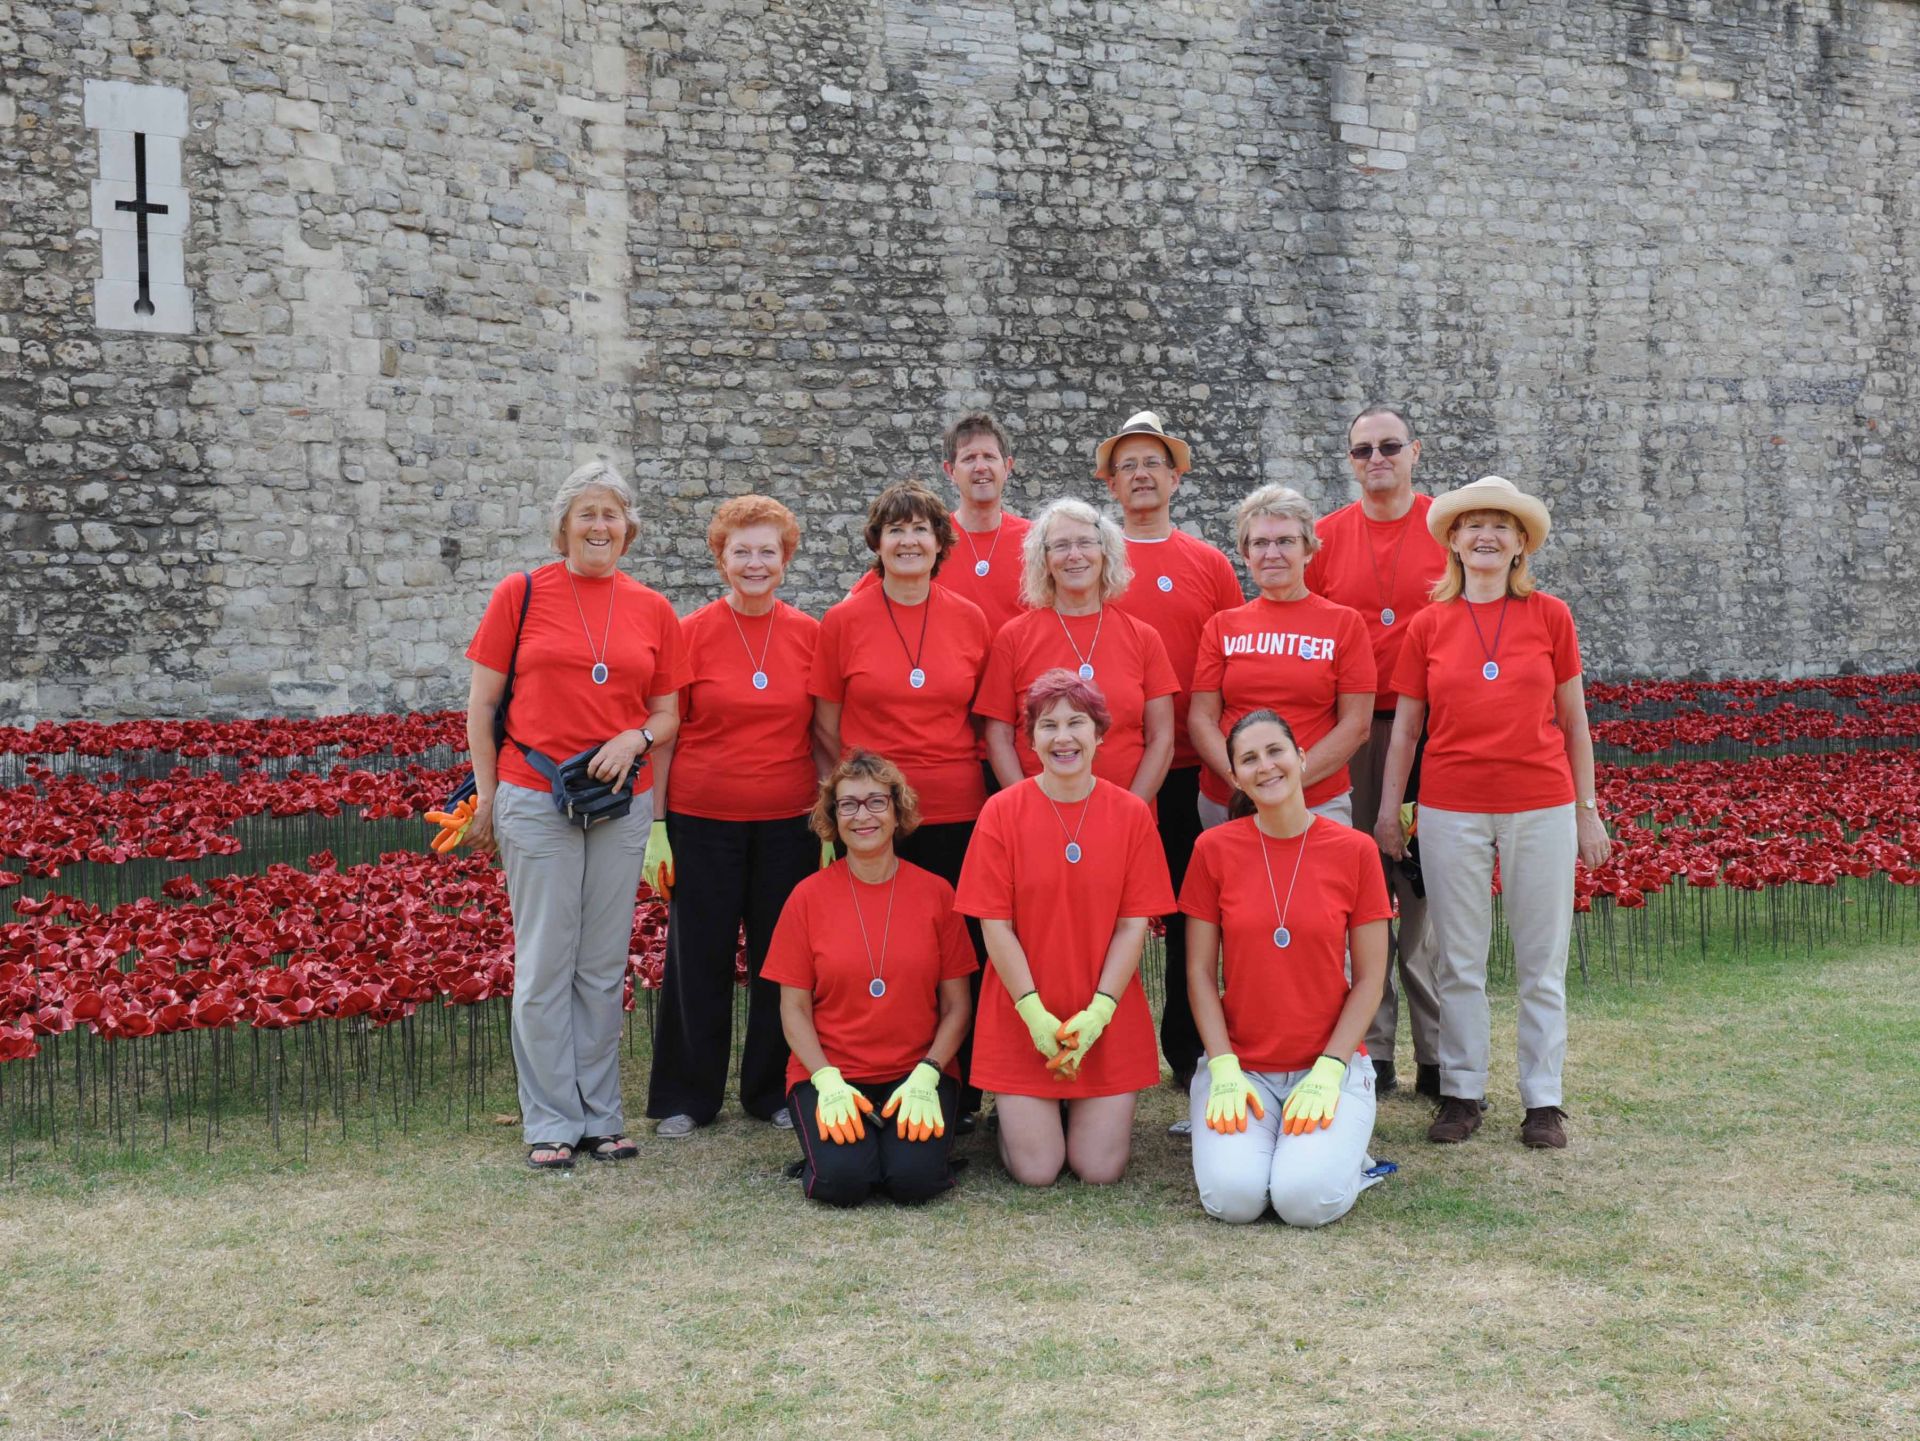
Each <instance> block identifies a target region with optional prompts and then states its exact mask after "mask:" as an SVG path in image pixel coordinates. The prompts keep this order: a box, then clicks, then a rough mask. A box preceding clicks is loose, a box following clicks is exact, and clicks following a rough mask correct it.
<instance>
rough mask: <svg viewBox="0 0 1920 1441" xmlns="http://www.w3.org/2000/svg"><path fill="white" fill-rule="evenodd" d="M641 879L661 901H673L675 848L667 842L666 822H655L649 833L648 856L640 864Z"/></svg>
mask: <svg viewBox="0 0 1920 1441" xmlns="http://www.w3.org/2000/svg"><path fill="white" fill-rule="evenodd" d="M640 879H641V880H643V881H645V882H646V883H647V889H648V890H650V891H652V892H653V893H654V894H655V895H656V896H658V897H660V899H661V900H663V901H670V900H672V899H673V846H672V844H671V843H669V842H668V840H667V823H666V822H665V821H655V822H654V823H653V826H652V829H650V830H649V831H648V832H647V854H646V856H645V858H644V859H643V860H642V861H641V862H640Z"/></svg>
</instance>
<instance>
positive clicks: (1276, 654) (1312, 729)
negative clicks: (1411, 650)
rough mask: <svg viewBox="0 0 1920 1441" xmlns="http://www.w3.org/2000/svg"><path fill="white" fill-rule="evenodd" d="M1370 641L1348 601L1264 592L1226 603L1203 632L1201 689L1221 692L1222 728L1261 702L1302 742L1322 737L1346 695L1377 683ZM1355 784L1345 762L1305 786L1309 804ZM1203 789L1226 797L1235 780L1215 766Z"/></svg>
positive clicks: (1197, 677) (1198, 670)
mask: <svg viewBox="0 0 1920 1441" xmlns="http://www.w3.org/2000/svg"><path fill="white" fill-rule="evenodd" d="M1373 683H1374V675H1373V648H1372V647H1371V646H1370V645H1368V644H1367V632H1366V626H1365V625H1364V624H1363V623H1362V622H1361V619H1360V617H1359V616H1357V615H1355V614H1354V613H1353V612H1352V611H1350V610H1348V609H1347V608H1346V607H1345V606H1344V605H1335V604H1334V603H1333V602H1332V601H1330V600H1327V599H1325V598H1323V597H1321V596H1317V595H1313V594H1308V595H1307V596H1306V597H1305V598H1304V599H1301V600H1284V601H1282V600H1267V599H1266V598H1265V597H1260V598H1257V599H1255V600H1251V601H1248V602H1247V604H1245V605H1243V606H1236V607H1235V608H1234V609H1232V610H1223V611H1221V612H1220V614H1218V615H1216V616H1214V617H1213V618H1212V619H1211V620H1209V621H1208V622H1207V627H1206V629H1205V630H1203V631H1202V632H1201V633H1200V659H1199V661H1198V663H1197V664H1196V665H1195V666H1194V668H1193V688H1194V689H1195V690H1196V691H1210V690H1211V691H1218V692H1220V703H1221V712H1220V727H1221V728H1220V734H1221V735H1222V736H1225V735H1226V734H1227V732H1228V731H1231V730H1232V729H1233V727H1234V723H1235V722H1237V721H1238V720H1239V719H1240V717H1241V716H1243V715H1245V714H1246V713H1247V712H1248V711H1254V710H1259V709H1261V708H1262V707H1263V706H1264V707H1266V708H1268V709H1270V710H1275V711H1278V712H1279V713H1280V718H1281V719H1282V720H1284V721H1286V723H1287V724H1288V725H1289V726H1291V727H1293V738H1294V739H1295V740H1296V741H1298V742H1299V743H1300V749H1301V750H1305V749H1307V747H1309V746H1311V745H1313V744H1315V743H1316V742H1317V741H1319V740H1321V739H1323V738H1324V737H1325V736H1326V734H1327V732H1328V731H1330V730H1332V729H1333V727H1334V725H1335V723H1336V722H1337V720H1338V714H1337V711H1336V704H1335V703H1336V701H1337V700H1338V698H1339V697H1340V696H1343V695H1355V694H1360V693H1363V692H1371V691H1372V690H1373ZM1351 784H1352V781H1351V779H1350V777H1349V776H1348V775H1347V768H1346V767H1345V766H1344V765H1343V766H1341V767H1340V769H1339V770H1337V771H1335V772H1334V773H1333V774H1332V775H1329V776H1324V777H1322V778H1321V779H1320V780H1317V781H1315V782H1314V783H1313V784H1312V785H1311V786H1309V787H1308V788H1307V804H1308V805H1310V806H1318V805H1324V804H1326V802H1328V801H1330V800H1333V799H1334V798H1335V797H1336V796H1340V795H1344V794H1345V793H1346V791H1347V789H1348V787H1349V786H1350V785H1351ZM1200 793H1201V794H1202V795H1204V796H1208V797H1210V798H1211V799H1213V800H1216V801H1218V802H1220V804H1221V805H1225V804H1226V803H1227V801H1228V800H1229V799H1231V798H1232V796H1233V787H1232V786H1230V785H1229V784H1228V783H1227V782H1226V781H1225V780H1223V779H1222V778H1221V777H1219V776H1217V775H1215V774H1214V773H1213V771H1212V770H1211V769H1207V770H1204V771H1202V772H1201V773H1200Z"/></svg>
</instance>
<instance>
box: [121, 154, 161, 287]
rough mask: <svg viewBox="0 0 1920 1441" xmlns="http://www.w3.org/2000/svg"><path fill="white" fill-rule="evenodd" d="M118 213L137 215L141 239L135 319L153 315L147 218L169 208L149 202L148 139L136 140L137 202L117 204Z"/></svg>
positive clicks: (134, 169)
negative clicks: (122, 211)
mask: <svg viewBox="0 0 1920 1441" xmlns="http://www.w3.org/2000/svg"><path fill="white" fill-rule="evenodd" d="M113 208H114V209H115V210H129V211H132V212H133V218H134V228H135V230H136V232H137V233H138V235H139V237H140V298H139V299H138V300H136V301H134V303H133V313H134V314H135V315H151V314H153V288H152V283H151V276H150V275H149V273H148V265H147V217H148V216H149V215H165V214H166V213H167V207H166V206H164V205H153V204H150V203H149V202H148V200H147V137H146V136H145V135H139V134H136V135H135V136H134V137H133V199H131V200H116V201H115V202H114V204H113Z"/></svg>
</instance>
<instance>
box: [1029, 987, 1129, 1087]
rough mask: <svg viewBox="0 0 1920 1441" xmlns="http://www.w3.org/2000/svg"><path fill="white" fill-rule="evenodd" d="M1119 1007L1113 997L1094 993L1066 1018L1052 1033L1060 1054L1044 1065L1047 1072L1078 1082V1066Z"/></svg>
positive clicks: (1097, 992)
mask: <svg viewBox="0 0 1920 1441" xmlns="http://www.w3.org/2000/svg"><path fill="white" fill-rule="evenodd" d="M1118 1008H1119V1002H1117V1001H1115V1000H1114V998H1113V997H1112V996H1110V995H1108V994H1107V993H1106V992H1105V991H1095V992H1094V993H1093V999H1092V1000H1090V1001H1088V1002H1087V1004H1086V1007H1085V1008H1084V1009H1083V1010H1079V1011H1075V1012H1074V1013H1073V1014H1072V1015H1071V1016H1069V1017H1067V1019H1066V1020H1064V1021H1062V1022H1061V1023H1060V1029H1059V1030H1057V1031H1055V1032H1054V1039H1055V1040H1057V1041H1058V1042H1059V1043H1060V1054H1059V1055H1057V1056H1055V1057H1054V1058H1053V1059H1052V1060H1051V1061H1048V1062H1047V1069H1048V1070H1049V1071H1052V1072H1053V1073H1054V1074H1055V1075H1056V1076H1058V1077H1059V1078H1060V1079H1061V1080H1063V1081H1077V1080H1079V1079H1080V1063H1081V1062H1082V1061H1084V1060H1085V1059H1086V1058H1087V1052H1088V1051H1090V1050H1092V1049H1093V1043H1094V1042H1095V1041H1097V1040H1099V1039H1100V1033H1101V1032H1102V1031H1104V1030H1106V1028H1107V1022H1109V1021H1111V1020H1112V1019H1113V1013H1114V1011H1116V1010H1117V1009H1118Z"/></svg>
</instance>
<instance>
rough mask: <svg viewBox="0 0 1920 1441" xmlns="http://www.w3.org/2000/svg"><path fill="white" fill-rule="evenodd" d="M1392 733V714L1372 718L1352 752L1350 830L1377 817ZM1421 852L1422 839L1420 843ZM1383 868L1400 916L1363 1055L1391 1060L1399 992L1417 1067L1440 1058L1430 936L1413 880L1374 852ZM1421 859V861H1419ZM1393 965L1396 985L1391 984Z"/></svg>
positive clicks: (1423, 848)
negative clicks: (1363, 741)
mask: <svg viewBox="0 0 1920 1441" xmlns="http://www.w3.org/2000/svg"><path fill="white" fill-rule="evenodd" d="M1392 738H1393V717H1392V716H1391V715H1378V714H1376V715H1375V716H1374V718H1373V729H1372V731H1371V732H1370V733H1369V734H1368V737H1367V742H1366V744H1365V745H1363V746H1361V747H1360V749H1359V750H1357V751H1355V752H1354V753H1353V759H1352V760H1350V761H1348V762H1347V769H1348V771H1349V772H1350V773H1351V774H1352V776H1353V824H1354V828H1355V829H1356V830H1362V831H1365V832H1367V834H1369V835H1371V834H1373V826H1374V822H1375V821H1377V820H1378V819H1379V818H1380V779H1381V777H1382V776H1383V775H1384V774H1385V772H1386V769H1387V742H1388V741H1389V740H1391V739H1392ZM1420 849H1421V853H1422V855H1423V856H1424V854H1425V852H1426V843H1425V841H1424V840H1423V841H1422V842H1421V846H1420ZM1380 864H1381V865H1382V866H1383V867H1384V868H1385V870H1386V876H1387V892H1388V894H1390V895H1391V896H1392V897H1393V898H1394V899H1395V900H1396V901H1398V902H1399V904H1400V919H1399V920H1398V921H1397V922H1395V923H1394V926H1393V938H1392V941H1391V942H1390V944H1389V946H1388V949H1387V984H1386V989H1385V990H1384V991H1382V992H1381V995H1380V1009H1379V1010H1378V1011H1376V1012H1374V1015H1373V1022H1372V1024H1371V1025H1369V1026H1368V1027H1367V1054H1368V1055H1369V1056H1372V1057H1373V1058H1374V1059H1375V1060H1376V1061H1391V1060H1392V1059H1393V1050H1394V1045H1393V1043H1394V1034H1395V1032H1397V1031H1398V1030H1399V1029H1400V996H1401V994H1402V993H1404V994H1405V995H1406V998H1407V1025H1408V1027H1409V1029H1411V1030H1412V1032H1413V1058H1414V1060H1415V1061H1416V1062H1417V1063H1418V1064H1420V1065H1423V1066H1431V1065H1434V1064H1435V1063H1437V1062H1438V1061H1439V1059H1440V1005H1439V1002H1438V1001H1437V1000H1435V999H1434V994H1433V966H1434V940H1433V929H1432V927H1430V926H1429V925H1428V924H1427V903H1426V900H1425V898H1424V897H1421V896H1417V895H1415V894H1414V891H1413V882H1412V881H1410V880H1408V879H1407V878H1406V877H1405V876H1403V875H1401V874H1400V868H1399V867H1398V866H1397V865H1395V864H1394V863H1393V862H1392V861H1391V860H1389V859H1387V857H1386V856H1384V855H1383V856H1381V857H1380ZM1423 864H1424V861H1423ZM1396 970H1398V971H1399V973H1400V984H1399V985H1398V986H1397V987H1396V986H1395V985H1394V979H1393V975H1394V972H1395V971H1396Z"/></svg>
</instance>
